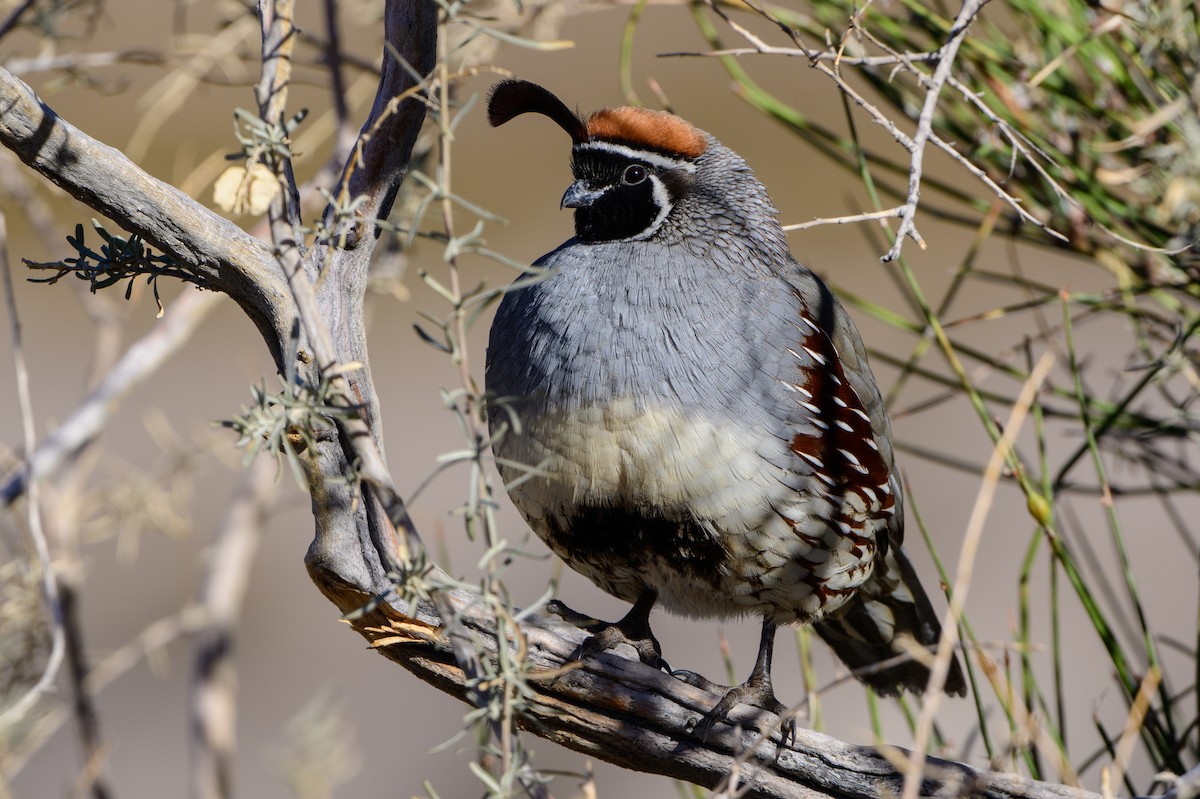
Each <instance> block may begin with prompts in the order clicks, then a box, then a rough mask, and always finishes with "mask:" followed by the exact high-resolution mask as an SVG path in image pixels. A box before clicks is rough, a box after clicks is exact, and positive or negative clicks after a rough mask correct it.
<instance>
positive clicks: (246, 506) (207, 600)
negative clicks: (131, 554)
mask: <svg viewBox="0 0 1200 799" xmlns="http://www.w3.org/2000/svg"><path fill="white" fill-rule="evenodd" d="M274 487H275V474H274V470H273V469H272V465H271V461H270V459H268V458H258V459H256V460H255V461H254V463H252V464H250V466H249V467H248V468H247V469H246V471H245V472H243V474H242V477H241V480H240V481H239V482H238V487H237V489H236V492H235V494H234V497H233V502H232V504H231V505H230V507H229V511H228V513H226V515H225V520H224V522H223V523H222V525H221V529H220V530H219V531H218V533H217V537H216V541H215V542H214V543H213V546H212V550H211V552H210V553H209V563H208V573H207V576H206V578H205V582H204V588H203V590H202V592H201V594H202V595H201V598H200V605H201V607H203V608H204V610H205V616H206V623H205V626H204V629H203V630H201V631H200V632H199V633H198V635H197V640H196V660H195V671H194V672H193V675H192V697H191V708H192V724H191V725H190V727H189V729H190V730H191V733H192V763H191V769H192V779H191V795H192V797H193V799H224V798H225V797H229V796H232V795H233V794H234V791H233V778H232V774H231V773H230V772H231V769H232V763H231V761H232V758H233V753H234V745H235V741H236V726H237V725H236V721H237V713H236V711H237V678H236V676H235V674H234V665H233V648H234V647H233V639H234V634H235V630H236V627H237V624H238V620H239V618H240V617H241V613H242V600H243V598H244V597H245V594H246V587H247V584H248V582H249V579H250V567H251V566H252V565H253V563H254V554H255V551H256V550H257V549H258V543H259V539H260V538H261V536H262V529H263V526H264V525H265V523H266V520H267V516H268V513H269V512H270V508H271V505H272V503H273V500H274V495H275V491H274Z"/></svg>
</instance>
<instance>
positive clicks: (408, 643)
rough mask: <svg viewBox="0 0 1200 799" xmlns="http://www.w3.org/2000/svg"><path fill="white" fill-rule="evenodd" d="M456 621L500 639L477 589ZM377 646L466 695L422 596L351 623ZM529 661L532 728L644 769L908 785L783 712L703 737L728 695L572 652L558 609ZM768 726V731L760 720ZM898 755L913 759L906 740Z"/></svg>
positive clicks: (1057, 798)
mask: <svg viewBox="0 0 1200 799" xmlns="http://www.w3.org/2000/svg"><path fill="white" fill-rule="evenodd" d="M452 601H453V604H454V609H455V612H456V614H457V615H458V618H459V619H460V621H461V622H462V623H463V624H464V626H466V628H467V629H468V630H469V631H470V632H471V633H472V636H473V638H474V639H475V640H476V641H477V642H479V644H481V645H483V646H491V645H492V644H493V642H494V641H495V640H496V637H495V633H496V630H495V624H494V619H493V614H492V613H491V612H490V611H489V610H488V608H486V607H485V606H483V604H482V603H480V602H479V600H478V598H476V597H474V596H473V595H471V594H468V593H465V592H457V593H455V594H454V595H453V597H452ZM352 625H353V627H354V629H355V630H357V631H358V632H359V633H360V634H362V635H363V636H365V637H366V638H367V639H368V640H370V641H371V642H372V646H373V647H375V648H376V649H377V650H378V651H379V652H380V654H382V655H383V656H384V657H386V658H388V659H389V660H392V661H394V662H396V663H398V664H400V665H401V666H403V667H404V668H406V669H408V670H409V671H411V672H412V673H413V674H415V675H417V676H418V677H420V678H421V679H422V680H425V681H426V682H428V683H430V684H432V685H434V686H435V687H437V688H438V689H439V690H442V691H445V692H447V693H449V694H452V695H454V696H456V697H458V698H460V699H464V700H465V698H466V693H467V685H466V683H465V681H464V677H463V672H462V670H461V669H459V668H458V667H457V666H456V665H455V663H454V658H453V656H452V655H451V654H450V653H449V652H448V651H446V649H445V647H444V645H443V644H442V643H441V637H440V635H439V629H440V627H441V620H440V618H439V616H438V615H437V614H436V613H435V612H434V611H433V609H432V608H431V607H429V606H428V605H426V604H423V605H422V606H421V607H420V608H418V609H417V611H416V612H415V613H414V615H413V616H407V615H404V614H401V613H398V612H397V611H395V610H394V609H392V608H389V607H386V606H384V607H380V608H378V609H377V610H375V611H373V612H372V613H370V614H367V615H365V616H364V617H362V618H360V619H357V620H355V621H353V622H352ZM521 631H522V633H523V635H524V639H525V640H524V642H523V646H524V647H525V650H526V658H527V660H528V661H529V663H530V664H531V665H532V666H533V667H534V670H535V672H546V673H548V674H560V675H561V676H559V677H557V678H556V679H550V680H545V681H534V680H531V681H530V687H531V688H532V689H533V690H534V691H535V692H536V695H537V699H536V701H535V702H534V703H533V705H532V714H531V717H530V718H528V720H526V721H525V722H524V726H525V728H526V729H528V730H529V731H530V732H533V733H534V734H536V735H539V736H540V737H543V738H546V739H548V740H551V741H555V742H557V743H559V744H562V745H563V746H566V747H568V748H570V749H574V750H576V751H579V752H583V753H584V754H587V755H588V756H591V757H596V758H599V759H601V760H606V761H608V762H610V763H615V764H616V765H619V766H623V767H625V768H630V769H634V770H637V771H645V772H650V773H654V774H662V775H665V776H668V777H674V778H677V779H682V780H687V781H689V782H694V783H697V784H699V785H704V786H706V787H710V788H711V787H714V786H716V785H717V784H719V783H720V782H721V780H722V779H724V778H725V777H726V775H727V774H729V773H730V772H731V771H733V770H734V769H735V768H736V769H737V770H738V771H739V772H740V775H741V779H742V784H743V786H744V787H746V791H747V792H746V793H745V794H744V796H746V797H757V799H790V798H792V797H812V796H818V795H819V796H833V797H839V799H879V798H880V797H894V796H898V795H899V794H900V789H901V785H902V783H903V779H904V776H903V774H902V773H901V772H900V771H899V770H898V769H897V767H896V766H895V765H894V762H903V761H901V760H899V759H895V760H894V759H892V758H888V757H886V756H885V754H883V753H881V752H880V750H879V749H877V748H875V747H871V746H857V745H855V744H849V743H845V742H842V741H839V740H837V739H835V738H832V737H830V736H828V735H824V734H821V733H818V732H813V731H811V730H804V729H799V730H797V733H796V740H795V742H794V743H792V744H791V745H788V746H782V745H781V742H780V738H779V733H778V727H779V721H780V720H779V718H778V717H776V716H774V715H773V714H770V713H766V712H765V711H760V710H756V709H754V708H750V707H747V706H746V705H738V706H737V707H736V708H735V709H734V711H733V712H732V713H731V714H730V717H729V720H730V722H732V723H736V724H741V725H744V726H745V729H746V730H748V731H743V730H741V729H735V728H733V727H731V726H729V725H728V724H723V723H718V724H717V725H716V726H715V727H714V728H713V730H712V732H711V733H710V735H709V737H708V740H707V741H701V740H700V739H699V737H698V735H697V734H696V732H695V727H696V726H697V725H698V723H699V721H700V719H701V717H702V716H703V715H704V714H705V713H706V712H707V711H708V710H709V709H710V708H711V707H713V706H714V705H715V704H716V703H717V701H718V700H719V699H720V698H721V697H719V696H716V695H713V694H709V693H707V692H705V691H702V690H700V689H698V688H695V687H693V686H691V685H688V684H686V683H684V682H682V681H680V680H677V679H675V678H674V677H671V676H670V675H668V674H665V673H663V672H660V671H656V670H655V669H652V668H650V667H649V666H645V665H643V664H642V663H641V662H640V661H638V660H637V659H636V658H635V657H633V656H632V652H630V656H629V657H628V658H625V657H622V656H621V655H620V654H619V653H613V652H610V653H605V654H601V655H597V656H589V657H588V658H586V659H585V660H582V661H577V660H574V659H573V658H574V657H575V655H576V653H577V652H578V649H579V645H580V644H581V643H582V642H583V639H584V638H586V637H587V633H585V632H583V631H582V630H579V629H578V628H575V627H573V626H571V625H569V624H567V623H566V622H564V621H561V620H559V619H556V618H553V617H535V618H533V619H532V620H530V621H529V622H528V623H526V624H523V625H522V627H521ZM757 725H761V726H762V728H763V729H766V730H770V731H771V734H770V737H769V738H767V739H760V737H759V736H758V735H757V733H755V732H754V727H755V726H757ZM894 751H895V752H896V753H899V754H900V755H902V756H906V755H907V753H906V752H905V750H902V749H898V748H897V749H895V750H894ZM921 795H923V796H977V797H989V799H1098V795H1097V794H1093V793H1089V792H1088V791H1083V790H1079V789H1075V788H1068V787H1066V786H1062V785H1056V784H1053V783H1045V782H1037V781H1034V780H1027V779H1025V778H1023V777H1021V776H1019V775H1016V774H1006V773H1001V772H991V771H984V770H979V769H975V768H972V767H970V766H967V765H963V764H961V763H954V762H951V761H947V760H940V759H938V758H933V757H930V758H928V760H927V762H926V766H925V773H924V783H923V785H922V790H921Z"/></svg>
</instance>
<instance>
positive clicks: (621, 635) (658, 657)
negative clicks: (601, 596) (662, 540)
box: [547, 591, 671, 671]
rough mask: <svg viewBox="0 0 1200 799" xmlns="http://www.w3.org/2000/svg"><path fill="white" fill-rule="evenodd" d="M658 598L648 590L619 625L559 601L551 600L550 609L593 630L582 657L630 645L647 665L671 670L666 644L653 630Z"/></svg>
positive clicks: (580, 649) (582, 651)
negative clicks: (664, 652) (664, 649)
mask: <svg viewBox="0 0 1200 799" xmlns="http://www.w3.org/2000/svg"><path fill="white" fill-rule="evenodd" d="M657 599H658V595H657V594H655V593H654V592H653V591H646V592H645V593H643V594H642V595H641V596H640V597H638V600H637V602H634V603H633V607H632V608H630V609H629V612H628V613H626V614H625V616H624V618H622V619H621V620H620V621H618V622H616V623H615V624H613V623H609V622H604V621H600V620H599V619H592V618H589V617H587V616H584V615H583V614H581V613H576V612H575V611H573V610H571V609H570V608H568V607H567V606H566V605H564V604H562V603H561V602H559V601H557V600H554V601H553V602H551V603H550V604H549V605H548V606H547V610H549V611H550V612H551V613H553V614H554V615H556V616H559V617H560V618H562V619H563V620H564V621H566V622H568V623H570V624H573V625H575V626H576V627H579V628H580V629H584V630H588V631H589V632H591V633H592V635H591V637H590V638H588V639H587V640H586V641H584V642H583V645H582V646H580V648H579V656H580V657H585V656H587V655H593V654H596V653H597V652H607V651H608V650H610V649H615V648H616V647H617V646H619V645H621V644H629V645H630V646H631V647H633V650H634V651H635V652H637V654H638V658H639V659H640V660H641V661H642V662H643V663H645V664H646V665H647V666H653V667H654V668H656V669H665V670H666V671H670V670H671V669H670V667H669V666H668V665H667V662H666V661H665V660H663V657H662V646H661V645H660V644H659V643H658V639H657V638H655V637H654V633H653V632H651V631H650V611H651V609H653V607H654V603H655V601H656V600H657Z"/></svg>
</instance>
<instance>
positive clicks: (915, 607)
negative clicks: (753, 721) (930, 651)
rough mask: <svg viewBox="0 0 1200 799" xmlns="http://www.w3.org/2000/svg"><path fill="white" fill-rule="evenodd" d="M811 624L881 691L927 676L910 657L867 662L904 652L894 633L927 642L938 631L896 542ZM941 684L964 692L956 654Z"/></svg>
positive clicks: (921, 683) (919, 682) (918, 683)
mask: <svg viewBox="0 0 1200 799" xmlns="http://www.w3.org/2000/svg"><path fill="white" fill-rule="evenodd" d="M814 627H815V628H816V630H817V634H818V635H820V636H821V638H823V639H825V643H827V644H829V646H830V648H832V649H833V651H834V652H836V653H837V656H838V657H840V658H841V659H842V661H843V662H845V664H846V665H847V666H849V667H850V668H851V669H852V670H854V671H856V672H858V670H859V669H866V670H865V671H862V672H860V673H858V675H857V676H858V678H859V679H860V680H862V681H863V682H865V683H866V684H867V685H870V686H871V687H872V688H874V689H875V691H876V692H877V693H879V694H882V695H885V696H889V695H893V694H898V693H900V691H901V690H904V689H908V690H909V691H914V692H918V693H919V692H923V691H924V690H925V685H926V683H927V682H928V681H929V669H928V668H926V667H925V666H924V665H922V663H921V662H920V661H919V660H917V659H915V658H911V657H910V658H907V659H904V660H903V661H902V662H899V663H896V664H894V665H891V666H888V667H886V668H880V669H870V668H869V667H871V666H874V665H875V664H877V663H880V662H882V661H885V660H889V659H892V658H895V657H896V656H897V655H900V654H903V652H904V650H903V649H901V648H899V647H898V646H897V645H896V643H897V642H896V639H897V636H898V635H900V634H902V633H907V634H909V635H911V636H912V637H913V639H915V641H916V643H917V644H918V645H920V646H923V647H930V648H931V647H934V646H936V645H937V642H938V638H939V637H940V636H941V634H942V626H941V624H940V623H939V622H938V616H937V614H936V613H935V612H934V610H933V606H932V605H931V604H930V603H929V597H928V596H926V594H925V589H924V588H922V587H921V583H920V582H919V581H918V580H917V573H916V572H915V571H914V570H913V567H912V563H910V562H909V560H908V556H906V555H905V554H904V552H903V551H901V549H900V547H898V546H893V547H889V548H888V551H887V552H886V553H885V554H884V557H883V559H882V561H881V562H880V563H879V564H878V565H877V566H876V568H875V574H874V575H872V577H871V579H870V580H868V581H867V582H866V583H865V584H864V585H863V586H862V587H861V588H859V590H858V593H857V594H856V595H855V596H854V598H853V599H852V600H851V601H850V602H849V603H848V604H847V605H845V606H844V607H843V608H842V609H841V610H840V611H839V612H838V613H836V614H834V615H833V616H832V617H827V618H825V619H822V620H821V621H819V622H817V623H816V624H815V625H814ZM945 690H946V693H948V694H956V695H958V696H962V695H964V694H966V692H967V684H966V681H965V680H964V679H963V672H962V667H961V665H960V664H959V662H958V657H957V655H956V656H955V657H954V659H953V660H952V661H951V663H950V671H949V672H948V673H947V675H946V686H945Z"/></svg>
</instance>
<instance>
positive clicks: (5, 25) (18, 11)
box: [0, 0, 37, 37]
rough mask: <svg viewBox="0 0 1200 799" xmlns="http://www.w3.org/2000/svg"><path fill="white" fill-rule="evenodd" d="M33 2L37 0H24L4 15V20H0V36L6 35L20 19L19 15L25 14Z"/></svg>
mask: <svg viewBox="0 0 1200 799" xmlns="http://www.w3.org/2000/svg"><path fill="white" fill-rule="evenodd" d="M35 2H37V0H24V2H23V3H21V4H20V5H18V6H17V7H16V8H14V9H13V10H12V12H11V13H10V14H9V15H8V16H7V17H5V19H4V21H3V22H0V37H3V36H7V35H8V33H9V31H11V30H12V29H13V28H15V27H16V26H17V24H18V23H19V22H20V21H21V17H23V16H25V12H26V11H28V10H29V9H30V8H32V7H33V4H34V3H35Z"/></svg>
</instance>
